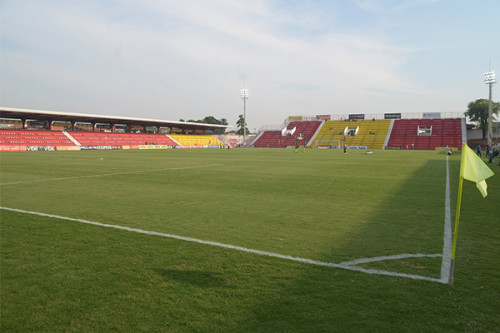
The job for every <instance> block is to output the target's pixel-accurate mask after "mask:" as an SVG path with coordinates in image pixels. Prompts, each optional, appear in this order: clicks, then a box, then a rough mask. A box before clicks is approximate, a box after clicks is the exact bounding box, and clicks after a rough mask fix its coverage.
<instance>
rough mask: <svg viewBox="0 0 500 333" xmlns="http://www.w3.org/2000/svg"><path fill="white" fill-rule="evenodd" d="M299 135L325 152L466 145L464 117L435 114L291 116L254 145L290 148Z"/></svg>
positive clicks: (428, 148)
mask: <svg viewBox="0 0 500 333" xmlns="http://www.w3.org/2000/svg"><path fill="white" fill-rule="evenodd" d="M403 117H405V118H403ZM300 134H303V135H305V136H306V140H307V147H310V148H323V149H327V148H337V149H341V148H343V147H344V146H346V147H348V148H349V149H416V150H435V149H442V148H447V147H448V148H455V149H461V143H462V142H467V130H466V126H465V118H464V117H463V115H460V114H459V113H454V114H445V113H438V112H436V113H422V114H407V115H404V114H401V113H386V114H383V115H378V114H376V115H365V114H350V115H347V116H345V115H318V116H309V117H289V118H288V119H287V120H286V121H285V123H284V124H283V125H282V126H281V129H278V128H273V129H265V130H262V131H260V133H259V134H258V135H257V136H256V137H255V139H254V141H253V142H252V144H251V145H252V146H253V147H267V148H286V147H291V146H292V145H293V142H294V137H295V136H297V135H300Z"/></svg>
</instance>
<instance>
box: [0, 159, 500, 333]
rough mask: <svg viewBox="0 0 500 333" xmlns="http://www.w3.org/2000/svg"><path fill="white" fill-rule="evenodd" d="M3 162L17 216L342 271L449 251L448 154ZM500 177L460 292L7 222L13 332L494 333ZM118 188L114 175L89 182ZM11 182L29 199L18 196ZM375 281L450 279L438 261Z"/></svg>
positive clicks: (481, 203) (466, 225) (8, 200)
mask: <svg viewBox="0 0 500 333" xmlns="http://www.w3.org/2000/svg"><path fill="white" fill-rule="evenodd" d="M0 158H1V160H0V161H1V179H0V182H1V183H2V184H4V185H2V186H1V187H0V190H1V193H0V194H1V206H4V207H10V208H17V209H23V210H28V211H36V212H42V213H48V214H55V215H61V216H67V217H73V218H80V219H87V220H91V221H97V222H102V223H108V224H116V225H121V226H129V227H135V228H141V229H145V230H152V231H157V232H163V233H170V234H176V235H182V236H188V237H195V238H200V239H204V240H211V241H216V242H222V243H227V244H232V245H238V246H243V247H248V248H252V249H258V250H263V251H270V252H276V253H281V254H286V255H292V256H297V257H303V258H309V259H313V260H319V261H326V262H334V263H340V262H342V261H347V260H352V259H357V258H368V257H377V256H385V255H394V254H402V253H430V254H432V253H441V252H442V247H443V228H444V199H445V198H444V191H445V175H446V162H445V155H441V154H438V153H436V152H419V151H377V152H376V153H375V154H374V155H371V156H370V155H365V154H363V151H351V152H350V153H349V154H348V155H347V156H345V155H343V154H342V153H340V152H339V151H334V150H326V151H325V150H308V151H307V152H306V153H305V154H304V153H297V154H295V153H293V151H292V150H280V149H248V150H238V149H233V150H229V151H227V150H169V151H82V152H32V153H3V154H1V155H0ZM458 167H459V155H453V156H451V159H450V172H451V190H452V216H454V207H455V201H456V191H457V185H458ZM492 169H493V171H494V172H495V173H496V175H495V176H494V177H492V178H490V179H489V180H488V192H489V195H488V197H487V198H486V199H482V197H481V195H480V193H479V191H477V190H476V189H475V186H474V184H472V183H470V182H466V183H465V184H464V194H463V196H464V197H463V202H462V214H461V225H460V233H459V243H458V248H457V260H456V268H455V284H454V285H453V286H452V287H450V286H448V285H444V284H439V283H435V282H426V281H417V280H412V279H406V278H398V277H388V276H380V275H369V274H365V273H360V272H353V271H347V270H342V269H336V268H328V267H317V266H313V265H308V264H301V263H296V262H290V261H285V260H282V259H278V258H269V257H263V256H258V255H255V254H248V253H242V252H237V251H234V250H228V249H222V248H216V247H212V246H207V245H202V244H195V243H189V242H184V241H179V240H173V239H167V238H162V237H157V236H148V235H143V234H136V233H131V232H126V231H121V230H114V229H107V228H101V227H96V226H91V225H84V224H80V223H76V222H68V221H62V220H55V219H51V218H47V217H39V216H33V215H27V214H20V213H14V212H9V211H5V210H0V214H1V215H0V217H1V229H0V236H1V243H0V248H1V271H0V274H1V275H0V276H1V288H0V291H1V322H0V329H1V330H2V331H37V332H40V331H46V332H54V331H70V332H71V331H103V332H104V331H131V332H137V331H174V332H178V331H186V332H192V331H203V332H214V331H228V332H234V331H249V332H269V331H303V332H312V331H314V332H316V331H374V332H376V331H379V332H387V331H420V332H421V331H425V332H436V331H450V332H451V331H484V332H491V331H495V330H497V329H498V327H499V326H500V320H499V309H500V301H499V299H500V297H499V296H500V292H499V290H500V288H499V287H500V285H499V283H498V281H500V274H499V272H498V267H499V264H500V259H499V257H498V255H497V254H498V248H499V246H500V237H499V234H500V233H499V232H500V226H499V223H498V222H499V218H498V202H500V181H499V180H498V179H499V177H498V174H499V172H500V170H499V169H500V168H498V167H497V166H496V165H494V166H492ZM141 170H143V171H145V170H157V171H152V172H137V171H141ZM111 173H117V174H116V175H112V176H101V177H85V178H82V177H83V176H95V175H103V174H111ZM54 178H64V179H54ZM50 179H53V180H50ZM39 180H47V181H39ZM35 181H36V182H35ZM14 182H20V183H18V184H11V185H7V184H5V183H14ZM362 267H365V268H374V269H383V270H389V271H394V272H400V273H408V274H417V275H422V276H427V277H432V278H439V274H440V268H441V258H412V259H403V260H390V261H382V262H374V263H370V264H365V265H362Z"/></svg>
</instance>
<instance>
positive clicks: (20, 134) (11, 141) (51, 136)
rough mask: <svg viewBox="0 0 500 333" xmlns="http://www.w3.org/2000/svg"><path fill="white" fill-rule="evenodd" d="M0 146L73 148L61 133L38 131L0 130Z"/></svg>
mask: <svg viewBox="0 0 500 333" xmlns="http://www.w3.org/2000/svg"><path fill="white" fill-rule="evenodd" d="M0 145H6V146H74V145H75V144H74V143H73V142H72V141H71V140H70V139H69V138H68V137H66V136H65V135H64V134H63V133H62V132H57V131H38V130H0Z"/></svg>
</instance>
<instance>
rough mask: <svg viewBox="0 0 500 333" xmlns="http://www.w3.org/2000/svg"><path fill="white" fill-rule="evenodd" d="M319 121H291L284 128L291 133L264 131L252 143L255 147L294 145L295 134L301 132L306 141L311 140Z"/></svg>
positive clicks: (319, 123)
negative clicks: (292, 131)
mask: <svg viewBox="0 0 500 333" xmlns="http://www.w3.org/2000/svg"><path fill="white" fill-rule="evenodd" d="M320 125H321V121H292V122H290V123H289V124H288V125H287V127H286V129H287V130H293V129H294V128H295V132H294V133H293V135H285V136H283V135H282V133H281V131H265V132H264V133H263V134H262V135H261V136H260V137H259V138H258V139H257V140H256V141H255V142H254V143H253V146H254V147H257V148H283V147H286V146H294V145H295V136H297V135H299V134H302V135H303V136H304V137H305V141H306V143H308V142H309V140H311V138H312V137H313V135H314V133H316V131H317V129H318V127H319V126H320Z"/></svg>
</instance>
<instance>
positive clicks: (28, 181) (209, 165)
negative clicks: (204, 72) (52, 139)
mask: <svg viewBox="0 0 500 333" xmlns="http://www.w3.org/2000/svg"><path fill="white" fill-rule="evenodd" d="M220 165H222V164H207V165H196V166H189V167H181V168H164V169H152V170H139V171H126V172H115V173H103V174H100V175H88V176H74V177H61V178H48V179H38V180H27V181H21V182H12V183H0V185H16V184H30V183H41V182H51V181H57V180H68V179H79V178H94V177H107V176H118V175H131V174H136V173H148V172H159V171H170V170H185V169H197V168H208V167H213V166H220Z"/></svg>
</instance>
